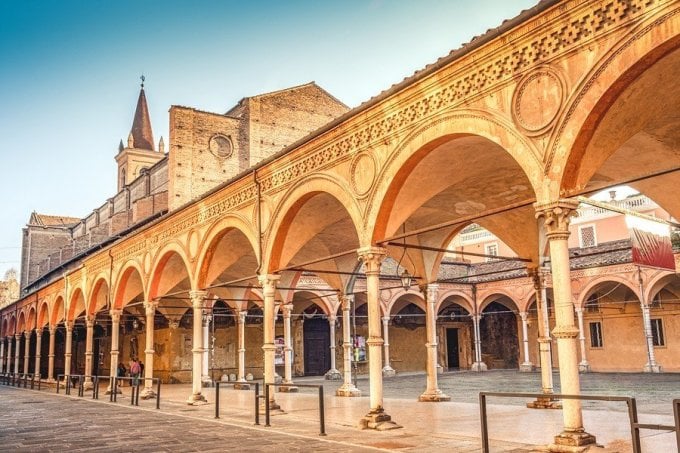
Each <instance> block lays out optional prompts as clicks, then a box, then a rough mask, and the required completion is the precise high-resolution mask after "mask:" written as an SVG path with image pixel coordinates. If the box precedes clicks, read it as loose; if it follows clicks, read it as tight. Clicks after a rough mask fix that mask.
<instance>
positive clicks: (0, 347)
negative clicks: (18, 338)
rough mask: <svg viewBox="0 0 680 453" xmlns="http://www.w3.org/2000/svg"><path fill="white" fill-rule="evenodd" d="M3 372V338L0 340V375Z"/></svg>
mask: <svg viewBox="0 0 680 453" xmlns="http://www.w3.org/2000/svg"><path fill="white" fill-rule="evenodd" d="M4 372H5V337H2V338H0V373H4Z"/></svg>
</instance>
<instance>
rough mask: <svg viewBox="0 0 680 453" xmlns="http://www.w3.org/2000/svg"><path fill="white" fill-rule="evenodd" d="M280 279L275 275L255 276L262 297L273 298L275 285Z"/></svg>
mask: <svg viewBox="0 0 680 453" xmlns="http://www.w3.org/2000/svg"><path fill="white" fill-rule="evenodd" d="M280 279H281V276H280V275H277V274H261V275H258V276H257V281H258V282H260V286H262V293H263V295H264V297H274V296H275V294H276V284H277V283H278V281H279V280H280Z"/></svg>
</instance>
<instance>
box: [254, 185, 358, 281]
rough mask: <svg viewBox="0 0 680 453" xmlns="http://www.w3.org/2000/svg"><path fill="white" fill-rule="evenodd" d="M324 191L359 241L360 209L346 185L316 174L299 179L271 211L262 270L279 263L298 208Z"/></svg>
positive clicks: (276, 265) (271, 269) (270, 270)
mask: <svg viewBox="0 0 680 453" xmlns="http://www.w3.org/2000/svg"><path fill="white" fill-rule="evenodd" d="M319 194H326V195H328V196H330V197H331V198H332V199H334V200H335V201H337V202H338V203H339V204H340V205H341V206H342V207H343V208H344V209H345V213H346V214H347V216H348V217H349V219H350V221H351V223H352V226H353V228H354V234H356V237H357V239H358V244H359V245H360V244H362V238H363V237H364V234H363V232H362V229H361V225H362V223H363V219H362V215H361V210H360V208H359V205H358V203H357V200H356V199H355V197H354V195H352V192H351V190H350V188H349V186H348V185H347V184H346V183H345V182H343V181H341V180H339V179H338V178H334V177H331V176H329V175H324V174H319V175H313V176H310V177H307V178H303V179H302V180H300V181H298V182H297V183H296V184H295V185H294V186H293V187H291V188H290V189H288V191H287V192H286V193H285V194H284V195H283V196H282V197H281V200H282V201H281V202H280V203H278V204H277V205H276V208H275V209H274V211H273V213H272V220H271V222H270V226H269V228H268V229H267V230H268V232H267V235H266V241H265V245H264V250H263V255H264V257H263V261H262V270H261V271H262V272H265V271H267V272H272V271H274V270H276V269H277V268H278V267H280V266H281V265H282V263H281V254H282V252H283V247H284V243H285V239H286V236H287V235H288V233H289V228H290V226H291V225H290V223H291V221H292V220H293V219H294V217H295V215H296V214H297V213H298V212H299V210H300V209H302V208H303V207H304V205H305V204H306V202H308V201H309V200H310V199H311V198H312V197H313V196H315V195H319Z"/></svg>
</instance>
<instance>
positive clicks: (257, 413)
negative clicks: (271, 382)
mask: <svg viewBox="0 0 680 453" xmlns="http://www.w3.org/2000/svg"><path fill="white" fill-rule="evenodd" d="M255 424H256V425H259V424H260V383H259V382H256V383H255Z"/></svg>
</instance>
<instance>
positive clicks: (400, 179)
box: [365, 110, 542, 241]
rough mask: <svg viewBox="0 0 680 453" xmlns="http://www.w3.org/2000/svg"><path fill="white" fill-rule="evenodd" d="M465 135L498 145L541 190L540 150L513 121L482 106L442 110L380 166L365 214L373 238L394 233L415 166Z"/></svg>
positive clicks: (376, 239) (392, 152) (535, 187)
mask: <svg viewBox="0 0 680 453" xmlns="http://www.w3.org/2000/svg"><path fill="white" fill-rule="evenodd" d="M463 137H479V138H481V139H485V140H488V142H489V143H493V144H495V145H498V147H499V148H500V149H502V150H503V151H504V152H506V153H507V154H508V155H509V156H510V157H511V159H512V160H513V161H514V162H516V163H517V166H518V167H519V168H520V170H521V172H522V174H523V175H524V176H526V178H527V180H528V182H529V184H530V185H531V192H532V194H534V193H535V192H536V191H537V189H538V188H539V186H540V183H541V175H542V166H541V164H540V161H539V158H538V157H537V156H538V155H539V153H538V151H537V150H536V149H535V147H534V146H533V145H531V143H530V142H529V141H528V140H526V138H525V137H524V136H523V135H522V134H520V133H519V132H518V131H517V130H516V128H515V127H514V126H513V125H512V124H511V123H510V122H508V121H507V120H505V119H504V118H502V117H501V116H500V115H497V114H495V113H493V112H489V111H481V110H457V111H454V112H449V113H445V114H441V115H438V116H435V117H432V118H431V119H429V120H428V121H427V122H426V123H424V124H423V125H422V126H420V127H419V128H417V129H416V130H415V131H413V132H412V133H410V134H409V135H408V136H407V137H406V138H405V139H404V140H402V142H401V143H400V144H399V145H398V146H397V147H396V148H395V149H394V150H393V151H391V152H390V155H389V157H388V160H387V162H386V163H385V164H384V165H383V166H382V168H381V169H380V171H379V173H378V175H377V177H376V183H375V184H374V186H373V189H372V191H371V193H370V196H369V199H368V213H367V215H366V217H365V222H366V225H374V228H373V229H372V231H370V234H371V238H372V241H380V240H381V239H383V238H384V237H385V235H386V234H391V232H389V231H387V228H388V227H387V222H388V218H389V216H390V214H391V212H392V210H393V203H394V201H395V198H396V194H397V191H398V189H399V188H400V187H401V185H402V184H403V183H404V181H405V180H406V179H407V178H408V176H409V175H410V173H411V172H412V171H413V169H414V168H415V166H416V165H417V164H418V163H419V162H420V161H421V160H422V159H423V158H425V157H426V156H427V155H428V154H429V153H430V152H431V151H433V150H434V149H435V148H436V147H437V146H439V145H441V144H443V143H445V142H448V141H451V140H455V139H457V138H463Z"/></svg>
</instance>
